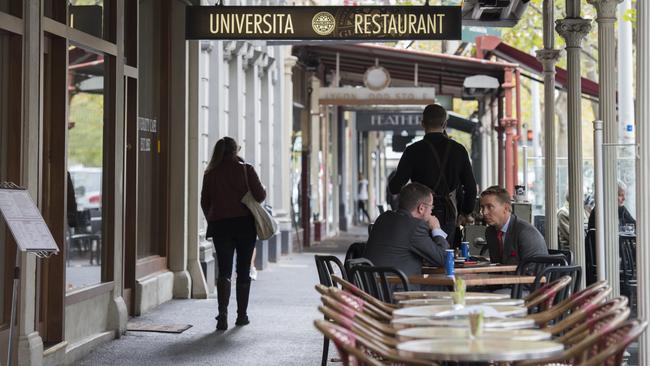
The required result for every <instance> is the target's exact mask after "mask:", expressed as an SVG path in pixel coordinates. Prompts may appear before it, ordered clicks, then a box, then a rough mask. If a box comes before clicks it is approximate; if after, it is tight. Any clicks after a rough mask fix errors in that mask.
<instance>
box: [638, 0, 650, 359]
mask: <svg viewBox="0 0 650 366" xmlns="http://www.w3.org/2000/svg"><path fill="white" fill-rule="evenodd" d="M636 19H637V27H638V28H637V36H636V121H637V124H636V144H637V150H636V151H637V154H636V210H637V216H636V236H637V242H638V243H641V245H637V246H636V251H637V263H638V264H639V266H638V268H637V271H638V273H637V281H638V287H637V291H638V298H637V302H638V307H639V308H638V315H637V317H638V318H639V319H648V318H649V317H650V266H649V265H648V264H649V263H650V247H648V246H647V245H643V243H648V240H650V200H648V196H649V195H650V124H649V123H648V121H650V64H649V63H648V60H650V3H648V2H647V1H637V2H636ZM642 121H643V122H642ZM639 350H640V352H639V364H640V365H648V364H650V335H649V334H648V332H647V331H646V332H644V333H643V334H642V335H641V339H640V340H639Z"/></svg>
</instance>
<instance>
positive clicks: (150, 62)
mask: <svg viewBox="0 0 650 366" xmlns="http://www.w3.org/2000/svg"><path fill="white" fill-rule="evenodd" d="M138 17H139V21H138V33H139V42H138V47H139V53H138V60H137V61H138V233H137V257H138V259H142V258H146V257H150V256H156V255H161V256H164V249H163V247H164V242H163V240H164V237H165V234H164V228H163V227H162V225H161V222H162V221H163V218H162V217H161V212H162V211H163V209H164V207H165V206H164V204H165V202H164V197H163V196H164V187H163V184H161V183H160V182H161V181H163V179H159V177H162V176H163V174H165V173H164V170H163V169H164V164H163V163H162V155H161V150H160V148H159V147H160V144H161V139H162V128H161V127H162V126H161V124H160V116H161V109H162V108H166V106H161V103H160V101H161V88H162V87H164V83H165V79H164V78H163V77H162V76H161V72H162V71H161V61H160V60H161V57H160V55H161V42H160V34H161V24H160V19H161V16H160V6H159V4H158V1H155V0H143V1H140V2H139V15H138Z"/></svg>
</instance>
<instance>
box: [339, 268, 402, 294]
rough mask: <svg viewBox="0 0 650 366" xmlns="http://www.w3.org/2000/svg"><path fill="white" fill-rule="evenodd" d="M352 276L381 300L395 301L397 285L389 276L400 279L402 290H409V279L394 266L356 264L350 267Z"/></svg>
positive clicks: (359, 284)
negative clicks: (394, 293)
mask: <svg viewBox="0 0 650 366" xmlns="http://www.w3.org/2000/svg"><path fill="white" fill-rule="evenodd" d="M350 271H351V272H350V278H352V279H353V281H354V282H355V285H357V287H360V288H361V289H362V290H363V291H365V292H367V293H369V294H370V295H372V296H373V297H375V298H376V299H379V300H380V301H383V302H387V303H393V289H395V288H396V286H395V285H393V284H391V283H389V281H388V278H389V277H396V278H397V279H398V280H399V285H397V286H401V287H399V289H400V291H409V281H408V278H406V275H405V274H404V272H402V271H400V270H399V269H397V268H393V267H374V266H354V267H352V268H351V269H350Z"/></svg>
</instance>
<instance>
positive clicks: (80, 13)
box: [68, 0, 106, 38]
mask: <svg viewBox="0 0 650 366" xmlns="http://www.w3.org/2000/svg"><path fill="white" fill-rule="evenodd" d="M105 9H106V7H105V6H104V0H71V1H70V2H69V5H68V25H70V26H71V27H72V28H75V29H79V30H80V31H83V32H86V33H88V34H91V35H93V36H95V37H97V38H103V36H104V19H105V17H104V10H105Z"/></svg>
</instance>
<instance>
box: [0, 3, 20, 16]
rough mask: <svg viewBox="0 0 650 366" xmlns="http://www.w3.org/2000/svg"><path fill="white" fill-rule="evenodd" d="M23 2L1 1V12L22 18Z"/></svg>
mask: <svg viewBox="0 0 650 366" xmlns="http://www.w3.org/2000/svg"><path fill="white" fill-rule="evenodd" d="M22 9H23V2H22V1H21V0H0V12H3V13H7V14H11V15H13V16H16V17H22Z"/></svg>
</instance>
